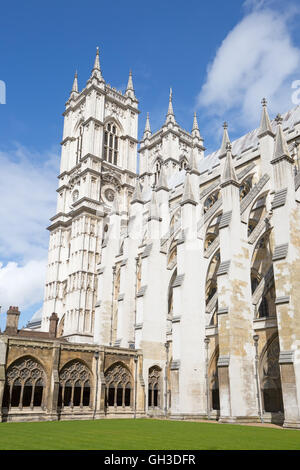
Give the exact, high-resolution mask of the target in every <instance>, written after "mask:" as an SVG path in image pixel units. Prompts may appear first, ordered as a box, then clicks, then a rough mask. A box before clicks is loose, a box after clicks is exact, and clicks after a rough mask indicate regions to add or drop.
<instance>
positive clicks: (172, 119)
mask: <svg viewBox="0 0 300 470" xmlns="http://www.w3.org/2000/svg"><path fill="white" fill-rule="evenodd" d="M172 99H173V92H172V88H170V94H169V107H168V112H167V116H166V124H167V123H168V122H173V123H175V114H174V111H173V103H172Z"/></svg>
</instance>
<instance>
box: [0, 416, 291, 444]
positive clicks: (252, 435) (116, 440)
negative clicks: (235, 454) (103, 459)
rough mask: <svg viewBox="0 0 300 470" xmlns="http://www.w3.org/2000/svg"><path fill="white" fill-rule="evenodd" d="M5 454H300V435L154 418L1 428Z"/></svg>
mask: <svg viewBox="0 0 300 470" xmlns="http://www.w3.org/2000/svg"><path fill="white" fill-rule="evenodd" d="M0 449H1V450H4V449H10V450H12V449H13V450H21V449H27V450H33V449H43V450H46V449H51V450H54V449H90V450H91V449H104V450H133V449H138V450H142V449H146V450H163V449H165V450H169V449H177V450H179V449H190V450H195V449H199V450H202V449H210V450H216V449H218V450H219V449H243V450H246V449H252V450H253V449H267V450H271V449H278V450H283V449H294V450H300V431H297V430H287V429H275V428H263V427H256V426H239V425H232V424H218V423H216V424H215V423H191V422H182V421H161V420H152V419H137V420H133V419H131V420H129V419H112V420H108V419H107V420H96V421H60V422H57V421H54V422H41V423H0Z"/></svg>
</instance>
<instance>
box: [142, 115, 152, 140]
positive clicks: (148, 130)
mask: <svg viewBox="0 0 300 470" xmlns="http://www.w3.org/2000/svg"><path fill="white" fill-rule="evenodd" d="M150 135H151V127H150V120H149V113H147V117H146V124H145V130H144V135H143V138H144V139H145V138H146V137H150Z"/></svg>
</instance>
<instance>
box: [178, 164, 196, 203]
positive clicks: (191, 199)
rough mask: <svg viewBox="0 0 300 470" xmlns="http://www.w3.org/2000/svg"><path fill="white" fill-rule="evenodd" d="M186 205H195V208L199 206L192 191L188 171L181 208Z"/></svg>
mask: <svg viewBox="0 0 300 470" xmlns="http://www.w3.org/2000/svg"><path fill="white" fill-rule="evenodd" d="M184 204H193V205H194V206H196V204H197V201H196V199H195V196H194V194H193V191H192V186H191V182H190V173H189V172H188V171H187V172H186V175H185V180H184V186H183V195H182V199H181V202H180V205H181V206H184Z"/></svg>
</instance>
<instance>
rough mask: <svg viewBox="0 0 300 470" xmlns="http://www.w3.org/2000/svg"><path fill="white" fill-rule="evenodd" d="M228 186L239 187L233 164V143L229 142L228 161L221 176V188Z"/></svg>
mask: <svg viewBox="0 0 300 470" xmlns="http://www.w3.org/2000/svg"><path fill="white" fill-rule="evenodd" d="M228 184H234V185H236V186H239V183H238V181H237V177H236V174H235V170H234V167H233V162H232V145H231V142H227V144H226V160H225V164H224V169H223V173H222V176H221V187H224V186H227V185H228Z"/></svg>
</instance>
